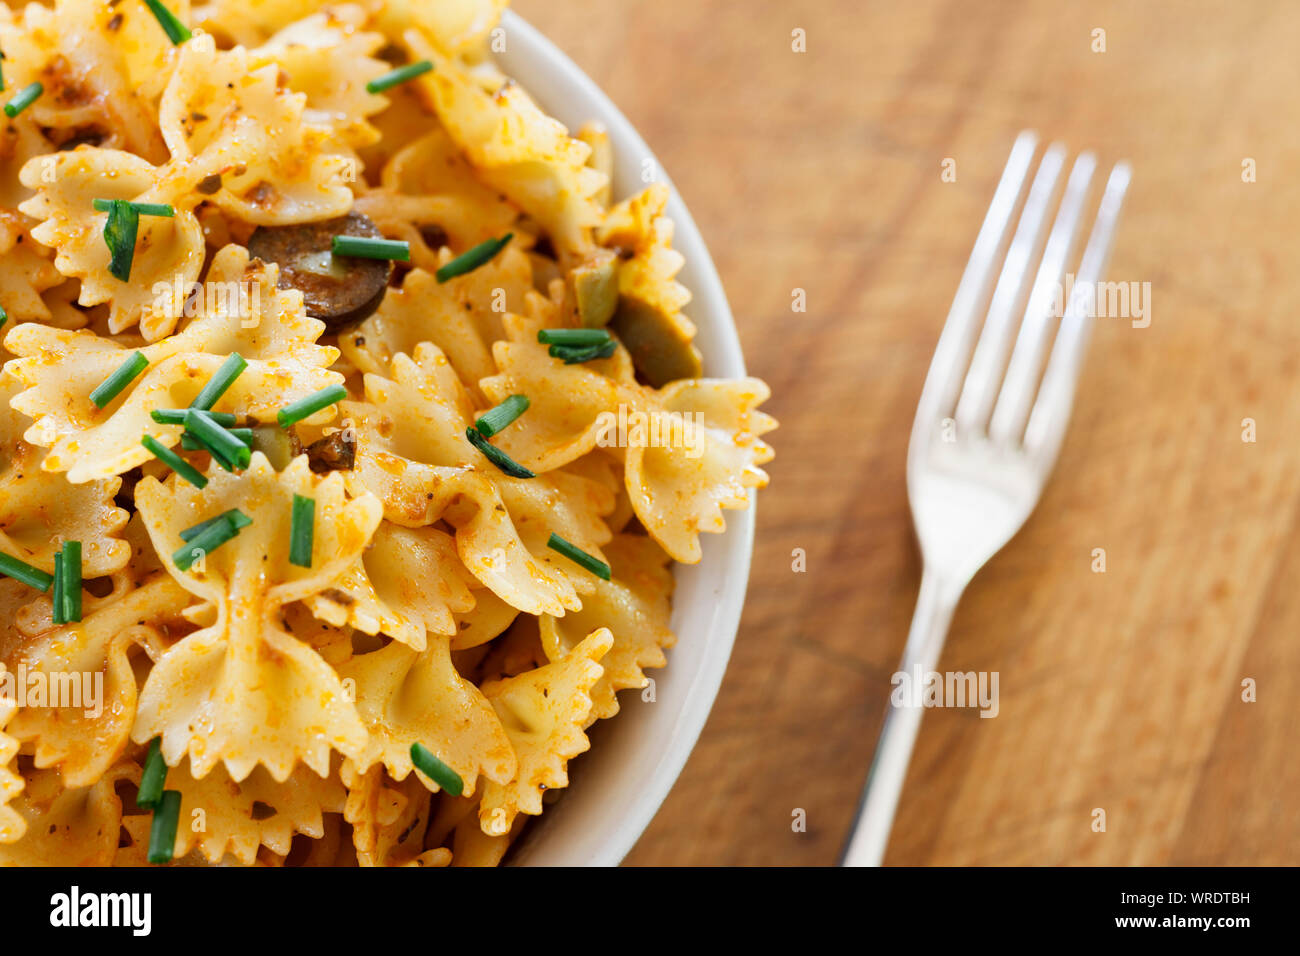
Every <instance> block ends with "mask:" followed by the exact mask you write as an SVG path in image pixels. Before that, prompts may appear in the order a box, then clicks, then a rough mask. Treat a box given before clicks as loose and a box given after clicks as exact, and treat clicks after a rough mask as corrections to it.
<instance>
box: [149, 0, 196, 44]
mask: <svg viewBox="0 0 1300 956" xmlns="http://www.w3.org/2000/svg"><path fill="white" fill-rule="evenodd" d="M144 2H145V6H147V7H148V8H149V12H150V13H152V14H153V15H154V19H156V20H157V21H158V25H159V26H160V27H162V28H163V33H165V34H167V39H169V40H171V41H172V46H180V45H181V44H182V43H184V42H185V41H186V40H188V39H189V38H190V37H192V36H193V35H194V34H192V33H190V28H189V27H187V26H186V25H185V24H183V23H181V21H180V18H179V17H177V16H176V14H174V13H172V12H171V11H170V10H168V9H167V8H166V7H164V6H163V5H162V2H161V0H144Z"/></svg>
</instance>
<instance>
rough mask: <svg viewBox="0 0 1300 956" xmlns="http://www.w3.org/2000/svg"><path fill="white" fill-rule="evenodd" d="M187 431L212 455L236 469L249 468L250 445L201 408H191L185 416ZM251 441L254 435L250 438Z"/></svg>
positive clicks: (251, 455)
mask: <svg viewBox="0 0 1300 956" xmlns="http://www.w3.org/2000/svg"><path fill="white" fill-rule="evenodd" d="M185 430H186V431H188V432H189V433H190V434H191V435H193V436H194V437H195V438H197V439H198V440H199V442H200V443H202V444H203V445H204V446H205V447H206V448H207V449H208V450H209V451H210V452H212V454H213V455H214V456H215V457H217V458H219V459H221V461H223V462H225V463H226V464H228V465H231V466H232V467H234V468H240V469H243V468H247V467H248V465H249V462H250V460H251V459H252V457H253V453H252V451H251V450H250V449H249V447H248V445H246V444H245V443H244V442H242V441H240V440H239V437H238V436H236V435H233V434H231V433H230V432H229V431H227V430H226V429H224V428H222V427H221V426H220V425H218V424H217V423H216V422H215V421H213V420H212V419H211V418H210V417H208V413H207V412H205V411H204V410H203V409H201V408H191V409H190V410H189V412H188V413H187V414H186V416H185ZM249 438H250V440H251V438H252V435H251V434H250V436H249Z"/></svg>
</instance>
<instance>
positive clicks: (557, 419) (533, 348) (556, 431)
mask: <svg viewBox="0 0 1300 956" xmlns="http://www.w3.org/2000/svg"><path fill="white" fill-rule="evenodd" d="M536 299H540V297H536ZM536 299H535V300H534V301H535V304H536ZM505 325H506V334H507V336H508V340H506V341H499V342H497V343H496V344H495V345H493V347H492V353H493V355H494V357H495V358H496V363H497V367H498V368H499V369H500V372H499V374H497V375H494V376H491V377H490V378H485V379H483V380H482V381H481V382H480V383H479V386H480V387H481V388H482V389H483V392H484V394H485V395H486V396H487V398H488V400H489V401H490V402H493V403H498V402H503V401H505V400H506V398H508V397H509V396H511V395H516V394H518V395H527V396H528V402H529V406H528V411H527V413H525V415H523V416H522V417H521V418H520V419H519V420H518V421H517V422H515V423H514V424H513V425H511V426H510V427H509V428H507V429H506V430H505V431H503V432H502V433H501V434H500V435H498V436H496V437H495V438H494V441H495V442H496V444H498V445H499V446H500V447H501V448H502V449H503V450H504V451H505V452H506V454H508V455H510V457H511V458H513V459H514V460H515V461H517V462H519V464H521V465H523V466H524V467H525V468H528V469H530V470H532V471H534V472H536V473H538V474H542V473H544V472H548V471H551V470H552V469H555V468H562V467H563V466H565V465H567V464H568V463H569V462H571V461H575V460H576V459H578V458H581V457H582V456H583V455H585V454H587V453H588V452H590V451H591V450H592V449H594V448H596V447H597V444H598V443H599V442H600V441H601V440H602V437H603V436H605V435H606V434H607V433H608V431H609V428H608V426H607V424H606V423H607V422H608V421H610V420H612V421H613V422H617V420H618V410H619V407H620V406H629V407H632V408H637V407H639V405H640V404H641V403H642V398H641V393H640V390H639V389H637V388H636V387H635V386H634V385H629V384H628V383H627V382H626V381H624V380H621V378H620V371H621V370H620V368H619V366H620V365H621V364H622V363H626V362H627V353H626V352H624V351H623V350H621V349H620V350H619V351H616V352H615V353H614V355H613V356H611V357H610V358H608V359H604V360H598V361H593V362H583V363H576V364H573V365H566V364H565V363H564V362H563V360H561V359H558V358H552V357H551V356H550V355H549V354H548V347H547V346H545V345H543V344H541V343H540V342H538V341H537V330H538V329H539V328H543V326H542V325H541V324H540V322H538V321H537V320H536V319H525V318H524V317H522V316H517V315H511V316H508V317H507V318H506V322H505ZM627 371H628V372H629V373H630V367H629V368H628V369H627ZM609 373H613V377H611V375H610V374H609Z"/></svg>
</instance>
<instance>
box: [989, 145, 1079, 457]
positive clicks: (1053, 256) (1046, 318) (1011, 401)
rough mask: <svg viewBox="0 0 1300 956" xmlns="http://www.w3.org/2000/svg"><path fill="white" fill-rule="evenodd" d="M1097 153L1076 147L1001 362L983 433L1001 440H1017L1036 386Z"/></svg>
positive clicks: (1021, 433) (996, 440)
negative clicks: (1002, 372) (1002, 374)
mask: <svg viewBox="0 0 1300 956" xmlns="http://www.w3.org/2000/svg"><path fill="white" fill-rule="evenodd" d="M1096 168H1097V159H1096V157H1095V156H1094V155H1093V154H1092V153H1082V154H1080V156H1079V158H1078V159H1076V160H1075V161H1074V168H1073V169H1071V170H1070V178H1069V180H1068V181H1067V182H1066V184H1065V195H1064V196H1063V197H1062V199H1061V210H1060V212H1059V213H1057V216H1056V222H1055V223H1053V225H1052V234H1051V236H1050V237H1048V240H1047V247H1046V249H1045V250H1044V252H1043V261H1042V262H1041V263H1040V264H1039V267H1038V275H1037V276H1036V277H1035V279H1034V289H1033V292H1031V293H1030V295H1029V302H1028V304H1027V305H1026V306H1025V315H1024V319H1023V320H1022V321H1021V323H1020V334H1019V335H1018V336H1017V338H1016V347H1015V350H1014V351H1013V352H1012V353H1011V362H1010V364H1009V365H1008V366H1007V375H1006V380H1005V381H1004V382H1003V383H1002V391H1001V392H1000V393H999V395H998V402H997V407H996V408H995V409H994V410H993V420H992V421H991V422H990V423H989V437H990V438H991V439H993V440H994V441H995V442H999V443H1002V444H1019V443H1020V436H1021V435H1023V434H1024V431H1025V420H1026V419H1028V418H1029V409H1030V403H1032V402H1033V400H1034V395H1035V393H1036V392H1037V391H1038V375H1039V373H1040V372H1041V371H1042V368H1043V354H1044V353H1045V352H1046V350H1047V343H1048V341H1049V340H1048V332H1049V328H1050V325H1049V323H1050V322H1051V319H1052V315H1051V305H1052V293H1053V292H1054V291H1055V289H1056V288H1057V287H1058V285H1059V283H1060V282H1061V278H1062V276H1063V274H1064V272H1065V263H1066V261H1067V259H1068V258H1069V256H1070V252H1071V250H1072V249H1073V248H1074V240H1075V236H1076V234H1077V233H1078V231H1079V224H1080V222H1081V220H1082V219H1083V203H1084V200H1085V199H1087V197H1088V186H1089V185H1090V184H1091V183H1092V174H1093V171H1094V170H1095V169H1096Z"/></svg>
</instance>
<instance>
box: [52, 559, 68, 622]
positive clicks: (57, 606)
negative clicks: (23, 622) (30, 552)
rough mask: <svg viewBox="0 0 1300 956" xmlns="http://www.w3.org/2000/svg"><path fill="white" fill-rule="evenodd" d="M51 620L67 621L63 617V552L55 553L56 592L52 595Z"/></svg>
mask: <svg viewBox="0 0 1300 956" xmlns="http://www.w3.org/2000/svg"><path fill="white" fill-rule="evenodd" d="M50 621H51V623H53V624H64V623H66V622H65V621H64V619H63V554H62V552H59V553H57V554H55V555H54V593H53V594H51V595H50Z"/></svg>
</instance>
